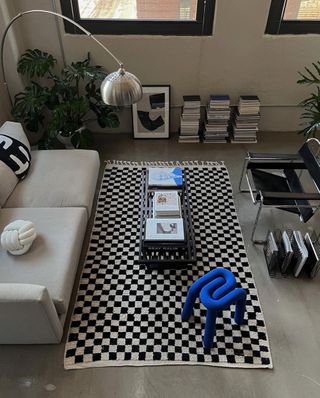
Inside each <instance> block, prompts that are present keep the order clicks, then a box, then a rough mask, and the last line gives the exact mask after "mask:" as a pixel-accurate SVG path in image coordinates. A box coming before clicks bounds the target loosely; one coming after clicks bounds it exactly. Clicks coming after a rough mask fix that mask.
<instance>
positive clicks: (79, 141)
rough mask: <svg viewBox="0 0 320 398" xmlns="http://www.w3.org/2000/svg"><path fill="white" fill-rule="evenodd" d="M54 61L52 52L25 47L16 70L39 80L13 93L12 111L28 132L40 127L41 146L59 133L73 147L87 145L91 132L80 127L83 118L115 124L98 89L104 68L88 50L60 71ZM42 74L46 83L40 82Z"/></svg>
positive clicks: (112, 110) (103, 124) (112, 111)
mask: <svg viewBox="0 0 320 398" xmlns="http://www.w3.org/2000/svg"><path fill="white" fill-rule="evenodd" d="M55 64H56V59H55V58H54V57H53V56H52V55H50V54H48V53H46V52H43V51H41V50H38V49H34V50H27V51H26V52H25V54H23V55H22V57H21V59H20V60H19V62H18V71H19V72H20V73H21V74H24V75H26V76H28V77H38V78H41V84H40V83H39V82H36V81H32V82H31V83H30V85H29V86H27V87H26V88H25V90H24V91H23V92H21V93H18V94H17V95H16V96H15V101H14V106H13V108H12V115H13V116H14V118H15V120H17V121H20V122H22V123H24V124H25V126H26V127H27V129H28V130H30V131H32V132H37V131H39V130H40V129H41V128H42V127H43V130H44V132H45V136H44V137H43V139H42V140H41V142H40V143H39V146H41V148H52V147H53V146H54V144H55V140H56V137H57V136H58V135H59V134H61V135H63V136H65V137H71V138H72V143H73V144H74V146H75V147H77V148H85V147H88V146H90V145H91V144H92V136H91V132H90V130H89V129H88V128H84V126H85V123H86V122H87V121H90V120H91V121H92V120H93V121H94V120H95V121H97V123H98V124H99V125H100V127H103V128H105V127H111V128H114V127H118V126H119V118H118V116H117V114H116V113H115V111H116V108H114V107H111V106H108V105H106V104H105V103H104V102H103V101H102V98H101V94H100V90H99V86H100V82H101V80H103V79H104V78H105V76H106V72H105V71H104V70H103V69H102V68H101V67H100V66H98V65H91V64H90V54H88V56H87V58H86V59H85V60H83V61H79V62H72V63H71V65H69V66H66V67H65V68H64V69H63V70H62V71H61V73H60V74H57V73H55V71H54V67H55ZM44 78H45V79H47V80H46V82H47V84H43V81H44ZM96 82H97V83H96ZM89 136H90V137H89Z"/></svg>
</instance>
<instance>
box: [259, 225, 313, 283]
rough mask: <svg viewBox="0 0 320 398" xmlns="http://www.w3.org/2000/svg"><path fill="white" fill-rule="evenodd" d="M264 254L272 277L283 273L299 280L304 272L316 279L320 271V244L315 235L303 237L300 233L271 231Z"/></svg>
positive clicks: (307, 234) (308, 234)
mask: <svg viewBox="0 0 320 398" xmlns="http://www.w3.org/2000/svg"><path fill="white" fill-rule="evenodd" d="M264 253H265V258H266V262H267V266H268V270H269V273H270V275H276V273H277V272H281V274H283V275H289V274H293V276H295V277H296V278H297V277H298V276H299V275H300V274H301V272H302V271H303V272H305V273H307V274H308V275H309V276H310V277H311V278H314V277H315V276H316V275H317V274H318V272H319V269H320V244H319V242H318V239H317V237H316V235H315V234H314V233H312V234H310V233H309V232H307V233H306V234H305V235H304V237H303V236H302V233H301V232H300V231H290V230H288V231H286V230H285V231H280V230H276V231H269V232H268V235H267V239H266V243H265V245H264Z"/></svg>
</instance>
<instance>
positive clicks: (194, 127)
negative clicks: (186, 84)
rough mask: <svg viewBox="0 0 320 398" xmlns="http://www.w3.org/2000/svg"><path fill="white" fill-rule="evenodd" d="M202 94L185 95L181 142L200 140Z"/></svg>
mask: <svg viewBox="0 0 320 398" xmlns="http://www.w3.org/2000/svg"><path fill="white" fill-rule="evenodd" d="M199 125H200V96H199V95H185V96H184V97H183V110H182V115H181V124H180V135H179V142H199V141H200V137H199Z"/></svg>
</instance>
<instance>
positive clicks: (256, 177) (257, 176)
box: [239, 138, 320, 243]
mask: <svg viewBox="0 0 320 398" xmlns="http://www.w3.org/2000/svg"><path fill="white" fill-rule="evenodd" d="M313 144H315V145H313ZM319 152H320V141H318V140H317V139H315V138H310V139H309V140H307V141H306V143H304V144H303V145H302V147H301V148H300V150H299V152H298V153H297V154H270V153H252V152H248V154H247V156H246V158H245V161H244V164H243V169H242V173H241V178H240V182H239V191H240V192H250V195H251V198H252V201H253V203H254V204H255V205H258V206H259V209H258V213H257V216H256V219H255V223H254V226H253V230H252V235H251V240H252V241H253V242H254V243H264V241H262V240H256V239H255V232H256V228H257V225H258V221H259V217H260V213H261V210H262V208H263V207H269V208H270V207H273V208H278V209H281V210H285V211H289V212H291V213H295V214H297V215H298V216H299V217H300V220H301V221H303V222H307V221H308V220H309V219H310V218H311V217H312V216H313V215H314V214H315V213H316V211H317V210H318V209H319V207H320V193H319V192H320V164H319V161H318V159H317V157H318V154H319ZM304 170H305V171H306V172H307V173H308V174H309V177H310V178H311V181H312V182H313V185H314V187H315V190H314V192H305V191H304V188H303V184H302V182H301V176H302V172H303V171H304ZM244 176H245V177H246V180H247V184H248V189H243V188H242V182H243V178H244Z"/></svg>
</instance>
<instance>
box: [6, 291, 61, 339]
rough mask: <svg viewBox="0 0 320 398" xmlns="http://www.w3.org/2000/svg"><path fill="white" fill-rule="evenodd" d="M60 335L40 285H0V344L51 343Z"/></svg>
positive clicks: (50, 302) (58, 325)
mask: <svg viewBox="0 0 320 398" xmlns="http://www.w3.org/2000/svg"><path fill="white" fill-rule="evenodd" d="M62 334H63V327H62V325H61V322H60V320H59V317H58V314H57V312H56V309H55V307H54V304H53V302H52V300H51V298H50V296H49V293H48V290H47V289H46V288H45V287H44V286H39V285H31V284H23V283H0V344H54V343H59V342H60V341H61V338H62Z"/></svg>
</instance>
